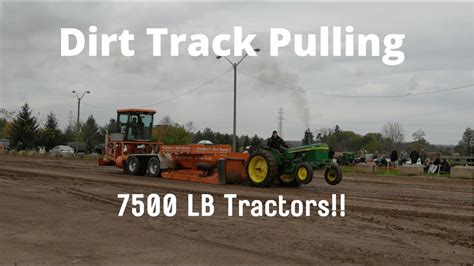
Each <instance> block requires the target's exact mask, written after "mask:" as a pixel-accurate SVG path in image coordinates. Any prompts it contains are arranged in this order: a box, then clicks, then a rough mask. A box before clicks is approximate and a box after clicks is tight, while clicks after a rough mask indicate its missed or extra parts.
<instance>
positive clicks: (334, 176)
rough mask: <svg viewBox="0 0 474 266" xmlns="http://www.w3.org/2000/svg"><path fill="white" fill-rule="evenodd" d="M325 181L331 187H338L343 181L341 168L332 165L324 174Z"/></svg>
mask: <svg viewBox="0 0 474 266" xmlns="http://www.w3.org/2000/svg"><path fill="white" fill-rule="evenodd" d="M324 179H326V182H327V183H328V184H329V185H333V186H334V185H337V184H339V182H341V180H342V172H341V169H340V168H339V166H337V165H335V164H331V166H329V167H328V168H326V171H325V172H324Z"/></svg>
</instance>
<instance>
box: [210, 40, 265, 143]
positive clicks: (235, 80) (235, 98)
mask: <svg viewBox="0 0 474 266" xmlns="http://www.w3.org/2000/svg"><path fill="white" fill-rule="evenodd" d="M253 50H254V51H255V52H257V53H258V52H260V49H259V48H256V49H253ZM247 56H248V54H245V55H244V56H243V57H242V58H241V59H240V60H239V61H238V62H237V63H234V62H232V61H230V60H229V58H227V56H224V58H225V59H226V60H227V62H229V63H230V64H231V65H232V68H233V69H234V126H233V130H232V133H233V135H232V151H233V152H236V150H237V66H239V65H240V63H241V62H242V61H243V60H244V59H245V58H246V57H247ZM216 58H217V59H221V58H222V56H217V57H216Z"/></svg>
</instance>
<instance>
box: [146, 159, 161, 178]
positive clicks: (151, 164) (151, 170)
mask: <svg viewBox="0 0 474 266" xmlns="http://www.w3.org/2000/svg"><path fill="white" fill-rule="evenodd" d="M146 168H147V172H148V175H149V176H153V177H158V176H160V174H161V172H160V160H159V159H158V158H156V157H151V158H150V159H149V160H148V164H147V167H146Z"/></svg>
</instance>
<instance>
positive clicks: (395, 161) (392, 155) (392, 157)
mask: <svg viewBox="0 0 474 266" xmlns="http://www.w3.org/2000/svg"><path fill="white" fill-rule="evenodd" d="M390 162H391V164H392V166H394V167H395V168H396V167H398V152H397V150H392V152H391V153H390Z"/></svg>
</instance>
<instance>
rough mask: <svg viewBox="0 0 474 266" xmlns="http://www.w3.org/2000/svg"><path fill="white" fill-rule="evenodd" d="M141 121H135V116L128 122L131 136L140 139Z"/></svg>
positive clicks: (141, 131)
mask: <svg viewBox="0 0 474 266" xmlns="http://www.w3.org/2000/svg"><path fill="white" fill-rule="evenodd" d="M143 126H144V125H143V122H141V121H140V122H137V118H136V117H133V119H132V122H131V123H130V129H131V130H132V138H133V139H140V137H141V135H142V133H143Z"/></svg>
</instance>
